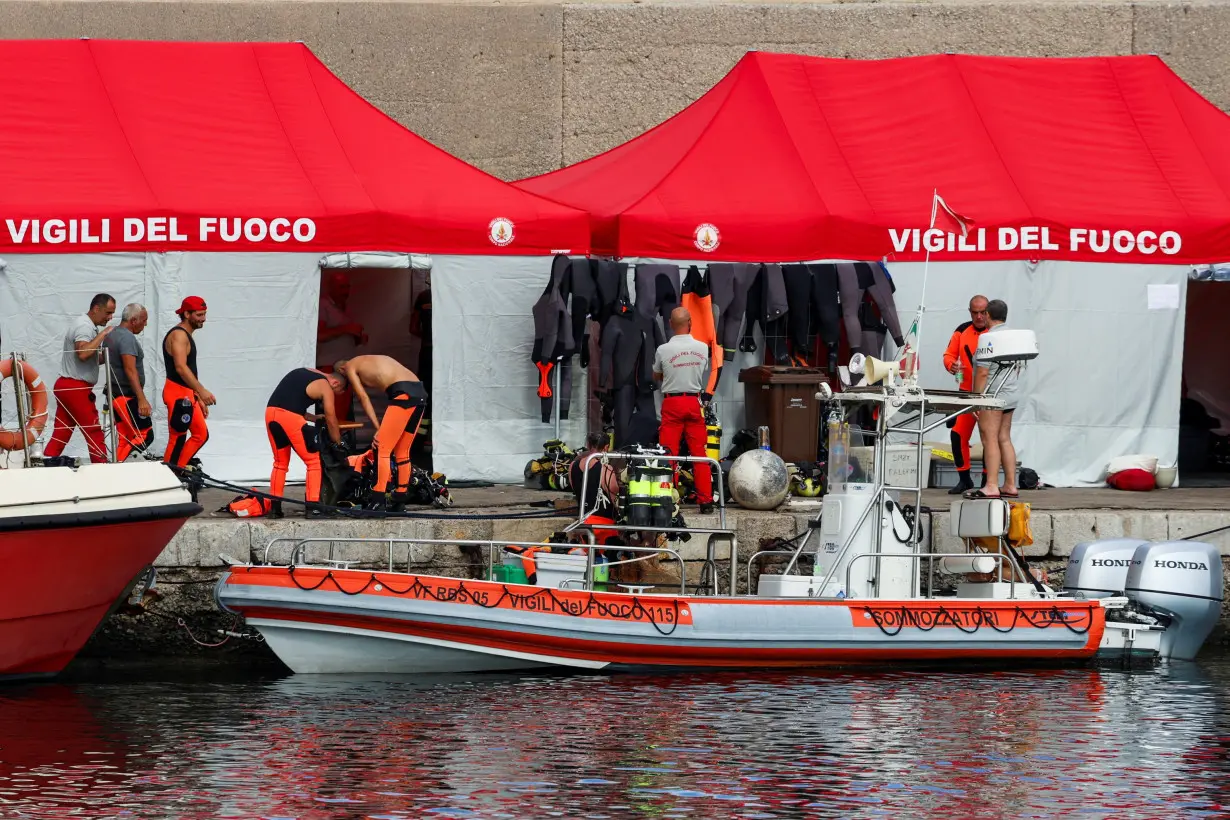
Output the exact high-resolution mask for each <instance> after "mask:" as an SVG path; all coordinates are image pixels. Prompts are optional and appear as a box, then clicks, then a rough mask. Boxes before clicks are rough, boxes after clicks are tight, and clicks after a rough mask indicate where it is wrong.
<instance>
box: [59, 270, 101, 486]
mask: <svg viewBox="0 0 1230 820" xmlns="http://www.w3.org/2000/svg"><path fill="white" fill-rule="evenodd" d="M114 315H115V299H113V298H112V297H111V296H110V295H109V294H106V293H99V294H97V295H96V296H95V297H94V298H93V299H91V300H90V310H89V312H87V313H86V314H85V315H84V316H79V317H77V319H76V320H75V321H74V322H73V325H72V327H70V328H69V330H68V333H66V334H65V335H64V341H63V343H62V346H61V362H60V377H59V378H58V379H56V383H55V385H54V386H53V387H52V392H53V393H54V395H55V399H56V418H55V426H54V427H53V428H52V431H51V441H49V442H47V447H46V449H44V450H43V454H44V455H45V456H47V457H48V458H55V457H57V456H59V455H61V454H62V453H63V452H64V448H65V446H67V445H68V440H69V439H70V438H72V435H73V428H74V427H80V428H81V434H82V435H83V436H85V441H86V445H87V446H88V447H89V449H90V461H92V462H95V463H98V462H104V461H106V460H107V448H106V445H104V444H103V435H102V427H100V426H99V424H98V405H96V404H95V403H94V402H95V397H94V385H95V384H96V383H97V382H98V364H99V361H98V351H99V349H100V348H101V347H102V343H103V340H104V339H106V338H107V334H109V333H110V332H111V331H112V329H113V328H109V327H106V326H105V325H106V324H107V322H110V321H111V317H112V316H114Z"/></svg>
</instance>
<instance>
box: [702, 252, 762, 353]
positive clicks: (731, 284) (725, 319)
mask: <svg viewBox="0 0 1230 820" xmlns="http://www.w3.org/2000/svg"><path fill="white" fill-rule="evenodd" d="M759 268H760V266H759V265H748V264H743V263H730V262H715V263H714V264H712V265H710V266H709V277H708V278H709V290H710V291H711V292H712V293H713V306H714V307H715V308H717V338H718V344H720V345H721V346H722V351H723V353H724V357H725V361H728V362H729V361H733V360H734V357H735V348H736V347H738V345H739V331H740V330H741V329H742V327H743V317H744V314H745V313H746V312H747V294H748V291H749V290H750V289H751V287H752V283H753V282H755V281H756V273H757V272H758V271H759Z"/></svg>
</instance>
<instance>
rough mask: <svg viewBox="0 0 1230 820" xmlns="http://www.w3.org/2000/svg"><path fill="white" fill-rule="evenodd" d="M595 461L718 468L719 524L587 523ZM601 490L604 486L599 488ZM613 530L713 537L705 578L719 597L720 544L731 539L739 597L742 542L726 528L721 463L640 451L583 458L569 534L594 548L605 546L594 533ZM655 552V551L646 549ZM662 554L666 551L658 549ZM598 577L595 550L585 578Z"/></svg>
mask: <svg viewBox="0 0 1230 820" xmlns="http://www.w3.org/2000/svg"><path fill="white" fill-rule="evenodd" d="M595 460H598V461H601V462H603V463H604V464H605V463H607V462H609V461H632V462H635V461H664V462H667V463H671V462H676V463H692V464H706V465H711V466H712V467H713V468H714V469H713V472H714V488H715V491H714V494H713V500H714V505H715V507H716V508H717V514H718V525H717V526H716V527H656V526H637V525H632V524H619V523H614V524H608V523H604V522H603V523H597V522H595V523H590V522H588V521H586V519H587V518H588V517H589V515H590V514H591V513H592V512H593V511H592V510H590V511H586V509H585V499H586V498H588V497H589V468H590V466H592V464H593V462H594V461H595ZM599 489H600V491H601V487H600V488H599ZM595 529H599V530H610V531H612V532H620V533H637V532H643V533H663V534H665V535H685V534H686V535H707V536H709V538H708V541H707V543H706V551H705V559H704V565H705V566H704V569H703V570H702V576H703V575H704V574H705V573H708V576H709V579H710V583H709V586H710V592H711V594H713V595H717V594H718V579H717V564H718V561H717V557H716V542H718V541H723V540H729V541H730V547H729V553H728V555H729V562H730V585H729V591H730V594H731V595H732V596H733V595H734V594H735V591H736V589H735V584H736V581H737V580H738V576H739V568H738V564H739V539H738V536H737V535H736V534H735V531H734V529H732V528H730V527H727V526H726V485H725V479H724V476H723V475H722V465H721V463H720V462H719V461H718V460H717V459H715V458H711V457H709V456H673V455H670V454H669V453H666V454H659V453H637V452H601V453H589V454H587V455H585V456H584V457H583V458H582V461H581V493H580V501H579V502H578V506H577V520H576V521H574V522H572V523H571V524H569V525H568V526H567V527H566V528H565V531H566V532H579V533H584V534H585V537H586V538H587V539H588V541H589V543H590V545H591V546H601V545H597V544H596V543H595V540H596V539H595V536H594V530H595ZM618 549H620V550H627V549H629V548H628V547H625V546H622V545H621V546H620V547H618ZM642 549H653V548H642ZM658 551H659V552H661V551H664V550H658ZM593 577H594V550H592V549H591V550H589V552H588V553H587V558H586V567H585V578H586V582H587V584H592V583H593ZM686 583H687V577H686V573H682V574H681V578H680V588H681V590H682V589H683V588H684V587H685V586H686Z"/></svg>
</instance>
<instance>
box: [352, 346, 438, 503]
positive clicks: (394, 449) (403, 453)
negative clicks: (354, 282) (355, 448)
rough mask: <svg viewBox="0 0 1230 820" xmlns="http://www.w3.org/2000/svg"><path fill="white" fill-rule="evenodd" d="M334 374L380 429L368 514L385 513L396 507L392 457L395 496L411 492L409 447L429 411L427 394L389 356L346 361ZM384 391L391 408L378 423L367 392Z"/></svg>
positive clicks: (414, 376) (412, 377) (414, 377)
mask: <svg viewBox="0 0 1230 820" xmlns="http://www.w3.org/2000/svg"><path fill="white" fill-rule="evenodd" d="M333 371H334V372H335V373H337V374H338V375H340V376H341V377H342V378H344V379H346V380H347V381H348V382H349V383H350V386H351V388H352V389H353V390H354V393H355V395H357V396H358V397H359V402H360V403H361V404H362V405H363V412H364V413H366V414H367V417H368V418H369V419H371V422H372V426H374V427H376V428H377V432H376V438H375V441H374V442H373V443H374V444H375V447H376V486H375V487H374V490H375V493H374V494H373V496H372V500H371V501H369V502H368V503H367V509H369V510H384V509H389V508H390V507H391V506H393V499H392V498H390V496H389V480H390V479H391V478H392V475H391V473H392V470H391V469H390V467H389V456H390V455H392V456H393V457H394V458H396V459H397V488H396V492H397V493H398V494H399V495H401V496H403V497H404V496H405V494H406V492H407V490H409V488H410V447H411V445H413V444H414V436H415V434H416V433H417V432H418V430H419V424H420V423H421V422H422V421H423V414H424V413H425V412H426V410H427V390H426V388H424V387H423V383H422V382H420V381H419V378H418V376H416V375H414V373H413V372H412V371H411V370H410V369H409V368H408V367H405V366H404V365H402V364H401V362H399V361H397V360H396V359H393V358H391V357H389V356H355V357H354V358H353V359H343V360H341V361H340V362H338V363H337V364H335V365H334V366H333ZM369 388H370V389H374V390H383V391H384V394H385V395H386V396H387V397H388V399H389V408H388V409H387V410H385V411H384V418H383V419H377V418H376V411H375V410H374V409H373V408H372V400H371V399H370V398H369V397H368V395H367V390H368V389H369Z"/></svg>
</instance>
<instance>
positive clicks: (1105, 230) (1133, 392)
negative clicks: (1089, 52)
mask: <svg viewBox="0 0 1230 820" xmlns="http://www.w3.org/2000/svg"><path fill="white" fill-rule="evenodd" d="M1227 146H1230V117H1227V115H1226V114H1224V113H1223V112H1221V111H1219V110H1218V109H1217V108H1215V107H1214V106H1213V105H1212V104H1210V103H1209V102H1208V101H1207V100H1205V99H1204V98H1202V97H1201V96H1200V95H1199V94H1197V93H1196V92H1195V91H1194V90H1193V89H1191V88H1190V87H1189V86H1187V85H1186V84H1185V83H1184V82H1183V81H1182V80H1181V79H1179V77H1177V76H1176V75H1175V74H1174V72H1172V71H1171V70H1170V69H1169V68H1168V67H1167V66H1166V64H1165V63H1163V62H1162V61H1161V60H1160V59H1158V58H1157V57H1145V56H1141V57H1096V58H1075V59H1056V58H1009V57H976V56H967V55H951V54H949V55H933V56H924V57H907V58H900V59H890V60H844V59H830V58H819V57H804V56H798V55H786V54H765V53H749V54H747V55H746V56H744V57H743V58H742V59H741V60H740V61H739V62H738V64H737V65H735V67H734V68H733V69H732V70H731V71H730V73H729V74H727V75H726V77H724V78H723V79H722V80H721V81H720V82H719V83H718V84H717V85H716V86H714V87H713V89H711V90H710V91H709V92H707V93H706V94H705V95H704V96H702V97H701V98H700V99H699V100H697V101H696V102H694V103H693V104H691V105H690V106H688V107H687V108H685V109H684V110H683V111H681V112H680V113H679V114H677V115H676V116H674V117H672V118H671V119H669V120H667V121H666V122H664V123H662V124H661V125H659V126H657V127H656V128H654V129H652V130H650V131H648V132H647V133H645V134H643V135H642V136H640V137H637V138H636V139H633V140H631V141H629V142H627V143H625V144H624V145H621V146H618V147H616V148H614V149H612V150H610V151H607V152H606V153H604V154H600V155H598V156H596V157H593V158H591V159H588V160H585V161H583V162H580V163H577V164H576V165H572V166H570V167H567V168H564V169H562V170H559V171H555V172H553V173H549V174H545V175H543V176H539V177H535V178H532V179H526V180H522V181H521V182H519V183H518V185H520V186H521V187H522V188H523V189H525V190H527V191H532V192H534V193H538V194H542V195H544V196H548V197H550V198H552V199H554V200H557V201H559V202H564V203H567V204H570V205H574V206H576V207H579V208H584V209H586V210H588V211H589V212H590V214H591V216H592V218H593V227H594V235H593V243H592V244H593V248H594V250H595V252H597V253H603V254H609V255H613V256H619V257H624V258H629V259H633V260H635V259H646V258H657V259H672V260H680V261H694V262H699V263H702V264H703V263H704V262H705V261H718V260H723V261H746V262H791V261H811V260H822V259H863V260H872V259H881V258H887V260H888V264H889V267H890V270H891V272H892V275H893V278H894V282H895V284H896V287H897V294H896V302H897V308H898V311H899V313H900V314H901V316H902V319H903V322H902V324H903V325H905V326H908V324H909V320H910V318H911V316H912V315H913V314H914V311H915V309H916V308H917V306H918V305H919V304H920V303H921V301H922V300H921V295H922V294H921V282H922V278H923V277H922V275H921V273H922V271H921V268H922V264H920V263H921V262H922V261H923V259H924V257H925V256H926V254H927V251H928V249H930V250H931V252H932V253H931V271H930V276H929V278H928V280H927V289H928V292H927V294H926V304H927V305H928V312H927V316H926V319H925V321H924V322H923V326H924V335H923V347H922V367H923V376H924V384H925V385H928V386H942V387H948V386H951V385H952V377H951V376H949V375H948V374H946V373H945V372H944V371H943V368H942V365H941V364H940V359H941V355H940V354H941V352H942V350H943V348H944V344H945V343H946V342H947V339H948V335H949V332H950V331H951V330H952V328H953V327H954V326H956V325H957V324H958V323H960V322H962V321H966V320H968V318H969V317H968V315H967V314H966V312H965V305H966V303H967V301H968V299H969V298H970V296H972V295H973V294H976V293H982V294H986V295H987V296H989V297H991V298H1003V299H1005V300H1006V301H1007V302H1008V305H1009V308H1010V312H1009V322H1010V324H1012V325H1013V326H1016V327H1029V328H1033V329H1034V330H1035V331H1036V332H1037V333H1038V337H1039V344H1040V347H1041V349H1042V356H1041V357H1040V358H1039V359H1038V360H1037V361H1036V362H1034V363H1032V364H1031V365H1030V367H1029V369H1028V370H1027V371H1026V377H1025V382H1024V385H1023V389H1024V390H1025V393H1026V395H1027V396H1028V398H1027V399H1026V400H1025V402H1024V404H1023V406H1022V408H1021V411H1020V412H1018V413H1017V414H1016V422H1015V425H1014V435H1013V438H1014V440H1015V441H1017V442H1018V444H1019V445H1020V449H1021V453H1020V454H1021V456H1022V459H1023V460H1024V463H1026V464H1028V465H1029V466H1031V467H1034V468H1036V469H1038V470H1039V472H1040V473H1041V474H1042V476H1043V478H1044V479H1045V480H1046V481H1047V482H1049V483H1052V484H1056V485H1059V486H1065V485H1081V484H1098V483H1100V482H1101V479H1102V475H1103V470H1104V468H1105V465H1106V463H1107V462H1108V460H1109V459H1110V458H1111V457H1113V456H1116V455H1123V454H1125V453H1133V452H1145V453H1152V454H1155V455H1157V456H1159V458H1160V459H1161V463H1163V464H1171V463H1174V460H1175V455H1176V451H1177V444H1178V409H1179V392H1180V390H1179V388H1180V378H1181V374H1182V362H1183V356H1182V349H1183V327H1184V315H1185V299H1186V280H1187V273H1188V269H1189V267H1188V266H1190V265H1191V264H1192V263H1203V262H1211V261H1216V260H1221V259H1230V150H1228V148H1227ZM937 191H938V193H939V195H940V196H942V197H943V199H944V200H945V201H946V202H947V204H948V205H949V206H950V207H951V209H952V210H953V211H955V212H957V213H959V214H963V215H965V216H966V217H968V218H969V219H971V220H972V222H973V225H972V230H971V231H970V232H969V234H968V236H966V237H965V238H964V239H962V238H961V237H960V236H958V235H956V234H951V233H946V232H944V231H942V230H938V229H936V230H930V229H929V226H930V220H931V218H932V210H931V208H932V202H933V199H934V195H935V192H937ZM753 363H760V362H759V361H757V360H753V359H751V358H746V357H745V358H743V359H742V360H741V361H740V362H738V363H737V365H738V366H746V365H748V364H753ZM722 384H723V391H725V393H726V395H725V396H723V395H721V393H719V397H718V399H719V403H722V402H725V404H724V405H721V404H720V406H722V418H723V420H724V421H725V422H726V426H727V428H728V429H738V427H739V426H740V424H741V418H742V401H741V386H739V385H737V384H736V383H735V380H733V379H731V380H725V379H724V380H723V383H722ZM938 438H939V439H943V438H946V436H944V435H940V436H938Z"/></svg>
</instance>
